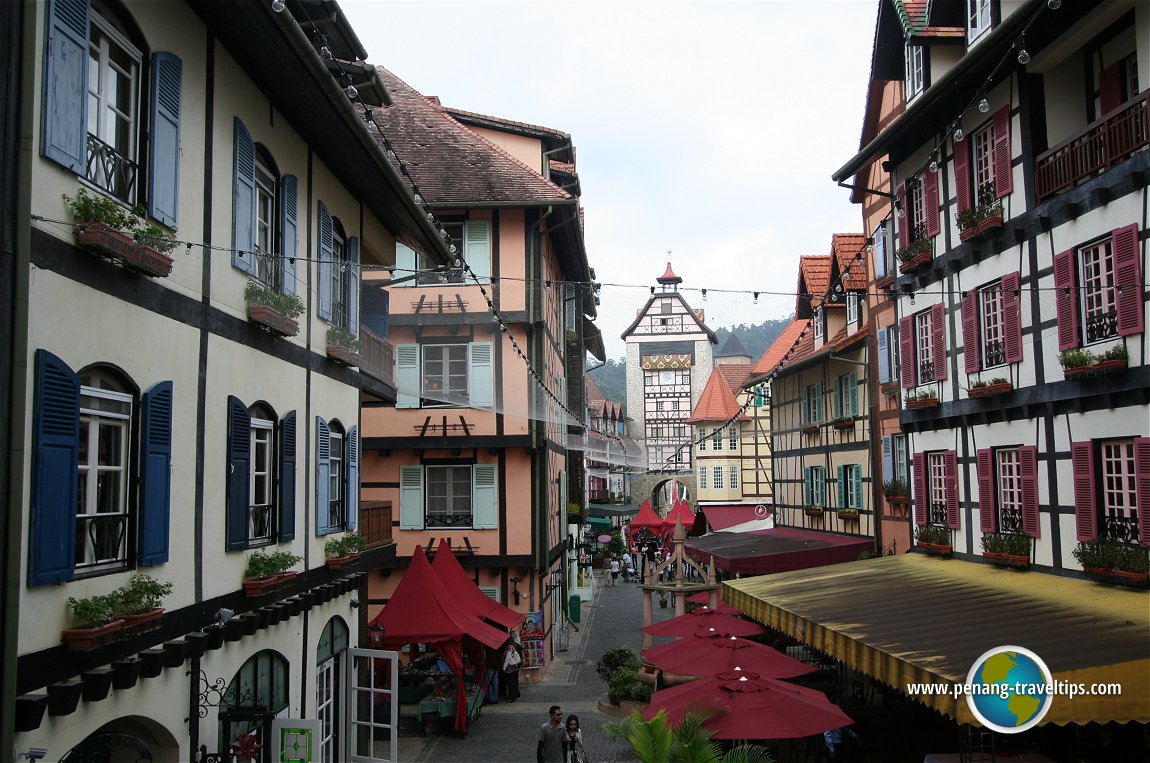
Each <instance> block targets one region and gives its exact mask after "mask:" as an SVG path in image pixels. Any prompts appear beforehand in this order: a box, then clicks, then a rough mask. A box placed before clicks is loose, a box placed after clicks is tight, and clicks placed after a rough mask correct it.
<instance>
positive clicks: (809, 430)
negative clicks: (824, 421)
mask: <svg viewBox="0 0 1150 763" xmlns="http://www.w3.org/2000/svg"><path fill="white" fill-rule="evenodd" d="M800 431H801V432H802V433H803V434H818V433H819V425H818V424H804V425H803V428H802V429H801V430H800Z"/></svg>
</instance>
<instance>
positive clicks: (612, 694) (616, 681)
mask: <svg viewBox="0 0 1150 763" xmlns="http://www.w3.org/2000/svg"><path fill="white" fill-rule="evenodd" d="M638 685H639V671H638V670H635V669H634V668H619V669H618V670H616V671H615V672H614V673H612V674H611V679H610V680H609V681H607V698H608V700H609V701H610V702H611V704H612V705H618V704H619V703H620V701H622V700H624V699H626V698H629V697H630V696H631V695H632V693H633V692H634V691H635V688H636V687H637V686H638Z"/></svg>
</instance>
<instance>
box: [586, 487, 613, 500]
mask: <svg viewBox="0 0 1150 763" xmlns="http://www.w3.org/2000/svg"><path fill="white" fill-rule="evenodd" d="M587 500H588V501H590V502H591V503H611V491H609V490H588V491H587Z"/></svg>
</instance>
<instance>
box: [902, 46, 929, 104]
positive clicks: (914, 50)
mask: <svg viewBox="0 0 1150 763" xmlns="http://www.w3.org/2000/svg"><path fill="white" fill-rule="evenodd" d="M925 84H926V53H925V51H924V50H923V47H922V46H921V45H910V44H908V45H907V46H906V99H907V100H908V101H909V100H910V99H911V98H914V97H915V96H916V95H918V94H919V93H921V92H922V89H923V87H924V86H925Z"/></svg>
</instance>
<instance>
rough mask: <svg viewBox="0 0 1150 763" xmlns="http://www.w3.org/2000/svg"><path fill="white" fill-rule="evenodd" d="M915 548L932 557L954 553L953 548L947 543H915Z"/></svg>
mask: <svg viewBox="0 0 1150 763" xmlns="http://www.w3.org/2000/svg"><path fill="white" fill-rule="evenodd" d="M914 545H915V547H916V548H921V549H922V550H923V551H926V552H927V553H928V554H931V555H932V556H950V555H951V554H953V553H954V547H953V546H951V545H950V544H949V543H923V542H922V541H915V544H914Z"/></svg>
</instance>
